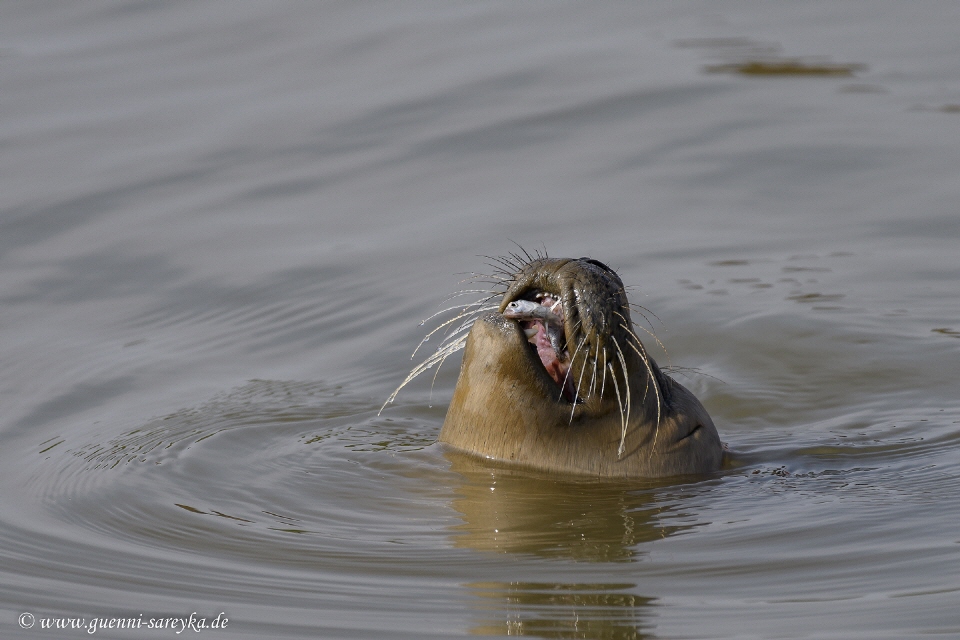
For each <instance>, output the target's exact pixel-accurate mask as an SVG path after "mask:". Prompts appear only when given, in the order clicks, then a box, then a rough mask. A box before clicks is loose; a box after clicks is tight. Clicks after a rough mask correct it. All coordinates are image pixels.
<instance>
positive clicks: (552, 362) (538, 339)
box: [531, 320, 574, 402]
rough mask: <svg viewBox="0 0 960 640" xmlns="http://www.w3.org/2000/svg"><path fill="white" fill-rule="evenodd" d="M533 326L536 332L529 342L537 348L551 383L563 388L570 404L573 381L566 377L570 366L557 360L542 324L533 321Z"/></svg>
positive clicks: (538, 321)
mask: <svg viewBox="0 0 960 640" xmlns="http://www.w3.org/2000/svg"><path fill="white" fill-rule="evenodd" d="M533 326H535V327H536V328H537V329H538V331H537V335H536V336H535V337H534V339H533V340H531V342H533V344H534V345H535V346H536V347H537V355H539V356H540V362H542V363H543V368H544V369H546V370H547V373H548V374H550V377H551V378H553V381H554V382H556V383H557V385H558V386H562V387H563V395H564V396H565V397H566V398H567V399H568V400H570V401H571V402H572V401H573V397H574V395H573V394H574V388H573V381H572V380H570V379H569V377H568V376H567V371H568V370H569V369H570V365H569V364H563V363H562V362H560V360H559V358H557V352H556V351H555V350H554V348H553V345H552V344H550V338H548V337H547V330H546V328H545V327H544V326H543V322H541V321H540V320H535V321H534V325H533Z"/></svg>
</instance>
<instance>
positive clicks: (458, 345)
mask: <svg viewBox="0 0 960 640" xmlns="http://www.w3.org/2000/svg"><path fill="white" fill-rule="evenodd" d="M466 343H467V336H466V335H464V336H461V337H460V339H458V340H456V341H455V342H451V343H449V344H447V345H446V346H445V347H442V348H441V349H438V350H437V351H436V352H434V353H433V354H432V355H431V356H430V357H429V358H427V359H426V360H424V361H423V362H421V363H420V364H418V365H417V366H416V367H414V368H413V370H412V371H411V372H410V373H409V374H407V377H406V378H405V379H404V381H403V382H401V383H400V386H399V387H397V388H396V389H395V390H394V392H393V393H391V394H390V397H389V398H387V401H386V402H384V403H383V406H382V407H380V411H378V412H377V415H380V414H381V413H382V412H383V410H384V408H385V407H386V406H387V405H388V404H390V403H391V402H393V401H394V399H395V398H396V397H397V394H398V393H400V390H401V389H403V388H404V387H405V386H407V384H408V383H409V382H410V381H411V380H413V379H414V378H416V377H417V376H419V375H420V374H421V373H423V372H424V371H426V370H427V369H429V368H430V367H432V366H433V365H435V364H436V363H437V362H441V363H442V362H443V361H444V360H445V359H446V358H447V357H448V356H451V355H453V354H454V353H456V352H457V351H459V350H460V349H462V348H463V347H464V345H465V344H466Z"/></svg>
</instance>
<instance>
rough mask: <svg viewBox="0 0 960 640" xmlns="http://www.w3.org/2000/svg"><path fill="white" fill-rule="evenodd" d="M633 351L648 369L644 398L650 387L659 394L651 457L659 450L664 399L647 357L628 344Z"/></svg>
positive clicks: (631, 344)
mask: <svg viewBox="0 0 960 640" xmlns="http://www.w3.org/2000/svg"><path fill="white" fill-rule="evenodd" d="M627 344H629V345H630V346H631V347H633V350H634V351H636V352H637V355H638V356H640V359H641V360H643V365H644V366H645V367H646V368H647V376H648V378H647V387H646V388H645V389H644V397H646V391H647V389H649V388H650V386H649V385H651V384H652V385H653V392H654V393H656V394H657V423H656V425H655V426H654V428H653V444H652V445H650V455H653V450H654V449H656V448H657V435H659V433H660V413H661V410H662V409H661V406H662V405H663V398H662V396H661V395H660V384H659V383H658V382H657V378H656V376H654V375H653V368H652V367H651V366H650V362H649V361H648V360H647V357H646V355H644V354H642V353H640V350H639V349H637V347H636V346H635V345H634V344H633V343H630V342H628V343H627Z"/></svg>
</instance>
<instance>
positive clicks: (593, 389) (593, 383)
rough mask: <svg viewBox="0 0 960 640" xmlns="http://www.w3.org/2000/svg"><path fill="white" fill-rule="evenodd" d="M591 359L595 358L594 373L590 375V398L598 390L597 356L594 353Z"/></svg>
mask: <svg viewBox="0 0 960 640" xmlns="http://www.w3.org/2000/svg"><path fill="white" fill-rule="evenodd" d="M591 360H593V375H592V376H591V377H590V395H588V396H587V397H588V398H592V397H593V394H594V393H595V392H596V390H597V356H596V355H594V356H593V358H591Z"/></svg>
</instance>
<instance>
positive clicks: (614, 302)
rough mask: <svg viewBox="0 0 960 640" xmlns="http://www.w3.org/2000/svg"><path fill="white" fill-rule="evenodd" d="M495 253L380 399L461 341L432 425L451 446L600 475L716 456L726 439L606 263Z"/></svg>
mask: <svg viewBox="0 0 960 640" xmlns="http://www.w3.org/2000/svg"><path fill="white" fill-rule="evenodd" d="M493 260H494V263H493V265H492V266H494V268H495V271H494V273H493V274H490V275H488V276H481V277H478V278H477V279H478V280H479V279H481V278H482V279H483V280H484V281H486V282H488V283H489V284H492V285H493V287H492V288H491V289H488V290H482V292H483V293H484V294H485V295H484V297H482V298H481V299H480V300H479V301H477V302H474V303H470V304H467V305H458V306H456V307H451V308H450V309H445V310H444V311H442V312H440V313H441V314H442V313H444V312H448V311H456V312H457V313H456V314H455V315H454V316H453V317H452V318H450V319H447V320H446V321H443V322H442V323H441V324H440V326H438V327H437V328H436V329H434V330H433V331H431V332H430V333H428V334H427V336H426V337H425V338H424V341H426V340H427V339H429V338H430V337H431V336H432V335H434V334H436V333H437V332H439V331H441V330H444V329H446V330H448V332H449V333H448V335H447V337H446V338H445V339H444V341H443V342H442V343H441V345H440V347H439V348H438V349H437V351H436V352H435V353H434V354H432V355H430V356H429V357H427V358H426V360H425V361H424V362H423V363H421V364H420V365H418V366H417V367H415V368H414V369H413V371H411V373H410V375H409V376H407V379H406V380H404V382H403V383H402V384H401V385H400V387H399V388H398V389H397V390H396V391H395V392H394V393H393V394H392V395H391V396H390V398H389V399H388V400H387V403H389V402H391V401H392V400H393V399H394V398H395V397H396V395H397V393H398V392H399V391H400V389H402V388H403V387H404V386H405V385H406V384H407V383H408V382H410V381H411V380H412V379H413V378H415V377H416V376H417V375H419V374H420V373H423V372H424V371H426V370H427V369H429V368H431V367H433V366H434V365H439V364H442V363H443V361H444V360H445V359H446V358H447V357H449V356H450V355H452V354H453V353H456V352H457V351H459V350H460V349H464V348H465V349H466V350H465V352H464V357H463V364H462V366H461V371H460V376H459V379H458V381H457V386H456V388H455V390H454V396H453V399H452V400H451V403H450V407H449V409H448V411H447V416H446V419H445V420H444V425H443V428H442V429H441V432H440V437H439V440H440V441H441V442H444V443H447V444H448V445H450V446H452V447H454V448H455V449H458V450H461V451H465V452H467V453H470V454H473V455H479V456H482V457H485V458H491V459H496V460H503V461H509V462H515V463H518V464H522V465H526V466H531V467H534V468H538V469H542V470H548V471H560V472H572V473H589V474H596V475H598V476H600V477H655V476H667V475H678V474H689V473H703V472H709V471H714V470H716V469H717V468H718V467H719V466H720V463H721V459H722V455H723V453H722V451H723V450H722V445H721V444H720V440H719V436H718V434H717V432H716V429H715V427H714V426H713V422H712V420H711V419H710V416H709V415H708V414H707V412H706V409H704V408H703V406H702V405H701V404H700V402H699V401H698V400H697V399H696V397H694V396H693V394H692V393H691V392H690V391H689V390H687V389H686V388H684V387H683V386H682V385H680V384H679V383H677V382H676V381H674V380H673V379H672V378H671V377H670V376H669V375H667V374H665V373H664V372H663V371H661V370H660V368H659V367H658V366H657V364H656V362H655V361H654V360H653V358H652V357H650V355H649V354H648V353H647V351H646V348H645V347H644V345H643V343H642V341H641V340H640V338H639V337H638V335H637V332H636V330H635V328H634V324H633V322H632V320H631V313H630V312H631V305H630V304H629V303H628V302H627V296H626V291H625V288H624V285H623V282H622V281H621V279H620V277H619V276H618V275H617V274H616V272H614V271H613V269H611V268H610V267H608V266H607V265H605V264H603V263H602V262H600V261H598V260H593V259H591V258H579V259H569V258H562V259H556V258H550V257H549V256H547V255H545V254H540V253H537V254H535V255H530V254H528V253H526V252H524V255H523V256H519V255H515V254H511V255H510V256H508V257H505V258H496V259H493ZM476 292H479V291H478V290H476V289H471V290H465V291H463V292H458V293H457V294H455V295H461V294H464V295H465V294H467V293H476ZM634 309H635V310H637V311H638V312H639V313H642V314H644V315H645V314H646V313H648V312H647V311H646V310H645V309H642V308H639V307H635V308H634ZM648 333H650V332H648ZM650 335H651V336H653V334H652V333H650ZM654 339H656V338H655V336H654ZM657 342H658V343H659V341H657ZM422 344H423V342H421V345H422ZM418 349H419V347H418ZM414 353H416V351H415V352H414ZM384 406H386V403H385V405H384ZM381 410H382V409H381Z"/></svg>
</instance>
